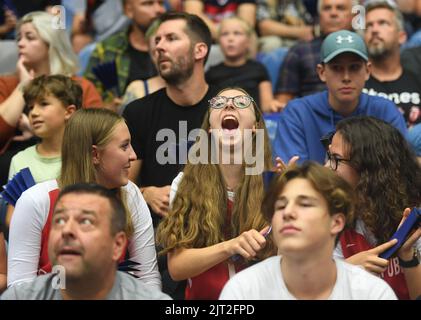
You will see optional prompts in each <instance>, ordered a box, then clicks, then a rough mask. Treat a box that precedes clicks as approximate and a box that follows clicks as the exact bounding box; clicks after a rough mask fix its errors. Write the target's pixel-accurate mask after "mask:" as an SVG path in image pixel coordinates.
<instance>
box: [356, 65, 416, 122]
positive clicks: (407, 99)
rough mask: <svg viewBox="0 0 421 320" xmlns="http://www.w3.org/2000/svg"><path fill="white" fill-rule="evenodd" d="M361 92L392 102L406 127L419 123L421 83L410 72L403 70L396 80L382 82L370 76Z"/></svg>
mask: <svg viewBox="0 0 421 320" xmlns="http://www.w3.org/2000/svg"><path fill="white" fill-rule="evenodd" d="M363 92H364V93H367V94H369V95H372V96H380V97H384V98H386V99H389V100H391V101H393V102H394V103H395V104H396V106H397V107H398V108H399V110H400V111H401V112H402V113H403V115H404V118H405V121H406V124H407V126H408V127H411V126H413V125H414V124H416V123H419V122H421V83H420V82H419V80H418V78H417V76H415V75H414V74H413V73H412V72H410V71H408V70H405V69H404V71H403V73H402V75H401V76H400V77H399V78H398V79H396V80H394V81H382V82H380V81H379V80H377V79H376V78H375V77H373V76H372V75H371V76H370V79H369V80H368V81H367V82H366V84H365V88H364V89H363Z"/></svg>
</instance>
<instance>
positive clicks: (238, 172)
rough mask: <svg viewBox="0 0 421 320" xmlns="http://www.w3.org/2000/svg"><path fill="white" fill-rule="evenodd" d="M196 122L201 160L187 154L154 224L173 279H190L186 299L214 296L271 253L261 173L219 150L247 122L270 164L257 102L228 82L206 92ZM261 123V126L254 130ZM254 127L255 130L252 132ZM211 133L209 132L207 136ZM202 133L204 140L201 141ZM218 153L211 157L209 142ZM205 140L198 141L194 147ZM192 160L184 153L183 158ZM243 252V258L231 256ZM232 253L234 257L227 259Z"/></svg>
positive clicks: (236, 140) (232, 142) (228, 147)
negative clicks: (211, 94)
mask: <svg viewBox="0 0 421 320" xmlns="http://www.w3.org/2000/svg"><path fill="white" fill-rule="evenodd" d="M202 129H203V130H204V132H206V135H207V136H206V138H205V139H202V138H200V139H198V140H197V142H196V145H193V146H192V149H194V148H195V146H198V145H200V144H205V145H206V148H205V149H206V150H207V151H209V152H208V154H207V160H208V162H207V163H198V164H193V163H192V162H190V161H189V162H188V163H187V165H186V167H185V169H184V172H183V173H181V174H179V175H178V176H177V177H176V178H175V179H174V181H173V184H172V186H171V189H172V190H171V194H170V202H171V203H172V205H171V209H170V213H169V214H168V216H167V217H166V218H164V220H163V221H162V222H161V224H160V225H159V227H158V231H157V242H158V243H159V244H160V245H161V246H162V247H163V248H164V250H163V251H162V252H161V253H163V254H168V270H169V272H170V275H171V277H172V278H173V279H174V280H177V281H178V280H185V279H188V285H187V287H186V299H217V298H218V297H219V294H220V292H221V290H222V288H223V286H224V284H225V283H226V282H227V281H228V279H229V278H230V277H231V276H232V275H233V274H235V273H236V272H238V271H239V270H241V269H243V268H245V267H247V266H248V264H249V262H250V261H252V260H255V259H259V260H260V259H262V258H264V257H267V256H269V255H273V254H275V251H274V246H273V244H272V243H270V242H269V240H267V239H266V238H265V236H264V235H265V233H266V232H267V230H268V228H269V227H268V225H267V223H266V222H265V219H264V217H263V215H262V213H261V210H260V205H261V202H262V199H263V195H264V190H263V178H262V174H254V175H253V174H250V175H249V174H247V173H246V172H247V168H248V166H251V165H253V164H246V163H245V162H244V161H243V163H239V164H236V163H234V164H232V163H229V164H227V163H224V162H221V161H220V160H221V159H223V156H224V154H223V153H224V152H228V153H229V154H228V157H230V156H233V152H234V151H233V150H235V149H236V146H237V145H239V144H242V143H243V142H244V139H245V137H246V136H247V135H246V134H245V132H246V130H250V131H252V132H253V134H252V135H251V139H252V143H251V144H252V148H253V149H254V150H259V148H256V145H257V144H258V143H257V138H256V137H257V133H263V134H264V140H263V146H262V148H260V151H261V153H262V154H256V159H259V157H260V158H262V159H263V161H264V168H265V170H267V169H268V168H270V167H271V153H270V149H269V147H270V146H269V142H268V138H267V133H266V129H265V125H264V122H263V119H262V116H261V114H260V111H259V109H258V108H257V106H256V104H255V103H254V101H253V99H251V98H250V97H249V95H248V93H247V92H245V91H244V90H242V89H239V88H233V89H232V88H227V89H224V90H222V91H220V92H219V93H218V95H217V96H216V97H215V98H213V99H211V100H210V109H209V111H208V114H207V116H205V121H204V123H203V125H202ZM259 129H260V130H259ZM258 130H259V132H257V131H258ZM215 136H216V138H217V139H213V138H215ZM203 140H206V141H203ZM215 141H216V143H217V145H216V146H215V147H216V148H218V149H219V151H220V152H219V156H220V157H219V158H217V159H216V160H218V161H216V162H217V163H215V162H212V161H211V160H212V159H211V152H210V151H211V148H212V145H211V144H212V143H215ZM201 150H203V148H200V151H201ZM189 160H190V159H189ZM232 256H237V257H238V256H241V257H242V258H243V259H231V257H232ZM233 260H234V261H233Z"/></svg>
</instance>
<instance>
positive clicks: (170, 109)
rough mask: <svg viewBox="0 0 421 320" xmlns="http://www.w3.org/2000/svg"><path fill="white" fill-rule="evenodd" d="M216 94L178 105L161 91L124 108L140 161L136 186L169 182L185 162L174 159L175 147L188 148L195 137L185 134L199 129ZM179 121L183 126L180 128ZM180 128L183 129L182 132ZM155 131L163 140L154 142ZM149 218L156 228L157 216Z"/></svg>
mask: <svg viewBox="0 0 421 320" xmlns="http://www.w3.org/2000/svg"><path fill="white" fill-rule="evenodd" d="M215 94H216V90H215V89H213V88H212V87H211V86H210V87H209V90H208V92H207V93H206V95H205V96H204V97H203V99H202V100H201V101H200V102H199V103H197V104H196V105H193V106H179V105H177V104H175V103H174V102H173V101H172V100H170V98H169V97H168V95H167V93H166V89H165V88H163V89H161V90H159V91H156V92H154V93H152V94H150V95H147V96H146V97H144V98H141V99H138V100H135V101H133V102H132V103H130V104H129V105H128V106H127V107H126V109H125V110H124V113H123V116H124V118H125V119H126V122H127V125H128V127H129V130H130V133H131V136H132V144H133V148H134V151H135V152H136V155H137V157H138V159H141V160H142V169H141V173H140V175H139V177H138V181H137V185H139V186H142V187H147V186H157V187H162V186H165V185H170V184H171V183H172V181H173V179H174V178H175V177H176V176H177V174H178V173H179V172H180V171H181V170H182V169H183V166H184V164H185V163H186V157H184V159H183V158H181V159H179V157H178V156H175V154H178V152H177V150H178V147H179V146H182V147H180V148H181V149H182V148H184V147H186V146H187V144H188V143H187V141H194V140H195V137H190V139H189V137H188V135H189V133H190V131H191V130H193V129H197V128H200V127H201V126H202V122H203V118H204V115H205V114H206V112H207V110H208V100H210V99H211V98H212V97H213V96H214V95H215ZM180 121H184V123H182V124H181V125H180V126H179V122H180ZM183 126H184V127H185V128H186V130H184V133H182V131H183ZM158 132H160V133H161V134H162V136H163V138H162V141H157V133H158ZM174 140H175V141H174ZM177 145H178V146H177ZM157 155H159V158H160V159H162V157H163V156H164V157H165V159H163V160H167V161H169V163H166V164H160V163H159V162H158V161H157ZM180 160H181V161H180ZM162 162H163V161H162ZM152 218H153V220H154V225H156V223H157V222H158V221H159V217H158V216H157V215H156V214H154V213H153V212H152Z"/></svg>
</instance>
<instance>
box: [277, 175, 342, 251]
mask: <svg viewBox="0 0 421 320" xmlns="http://www.w3.org/2000/svg"><path fill="white" fill-rule="evenodd" d="M337 216H338V215H333V216H331V215H330V214H329V209H328V204H327V202H326V200H325V198H324V197H323V196H322V195H321V194H320V193H319V192H317V191H316V190H315V189H314V188H313V186H312V185H311V183H310V182H309V181H308V180H307V179H304V178H295V179H292V180H290V181H289V182H288V183H287V184H286V185H285V187H284V188H283V190H282V192H281V193H280V195H279V196H278V200H277V201H276V202H275V205H274V215H273V217H272V232H273V239H274V241H275V244H276V246H277V247H278V249H279V252H280V253H281V254H283V255H288V256H294V255H297V256H298V257H299V256H303V254H312V255H314V254H318V253H322V252H325V253H328V251H327V250H333V244H334V238H335V235H336V234H337V233H338V232H339V231H340V230H341V229H342V228H343V223H344V219H340V221H339V225H338V221H337V219H336V217H337ZM330 254H331V252H330Z"/></svg>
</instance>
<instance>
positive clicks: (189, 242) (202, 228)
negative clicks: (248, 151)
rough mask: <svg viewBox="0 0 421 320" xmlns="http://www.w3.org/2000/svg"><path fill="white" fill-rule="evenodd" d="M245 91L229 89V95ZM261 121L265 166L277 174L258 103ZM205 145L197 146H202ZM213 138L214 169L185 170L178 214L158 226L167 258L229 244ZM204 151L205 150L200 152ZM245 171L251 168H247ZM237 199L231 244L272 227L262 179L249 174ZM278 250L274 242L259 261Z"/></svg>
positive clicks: (176, 205) (175, 211)
mask: <svg viewBox="0 0 421 320" xmlns="http://www.w3.org/2000/svg"><path fill="white" fill-rule="evenodd" d="M231 89H233V90H239V91H241V92H243V93H244V94H246V95H248V93H247V92H246V91H245V90H243V89H241V88H226V89H224V90H222V91H220V92H219V93H218V94H217V95H220V94H221V93H222V92H224V91H226V90H231ZM253 108H254V111H255V115H256V129H263V130H264V148H263V150H264V163H265V165H264V166H265V170H268V169H271V168H272V160H271V151H270V145H269V143H270V142H269V139H268V135H267V131H266V127H265V124H264V121H263V117H262V114H261V112H260V110H259V109H258V108H257V106H256V105H255V103H254V102H253ZM209 115H210V111H208V113H207V115H206V116H205V120H204V122H203V124H202V129H203V130H205V131H206V132H209V129H210V124H209ZM200 141H201V140H200V139H198V140H197V141H196V143H200ZM210 145H211V134H210V133H209V134H208V141H207V146H208V160H209V161H208V164H202V163H199V164H191V163H190V162H188V163H187V164H186V166H185V168H184V174H183V178H182V180H181V182H180V184H179V186H178V190H177V194H176V196H175V198H174V201H173V204H172V208H171V209H170V212H169V214H168V216H167V217H166V218H164V219H163V220H162V221H161V223H160V224H159V226H158V230H157V237H156V239H157V243H158V244H159V245H161V246H162V247H163V250H162V251H161V254H165V253H167V252H168V251H170V250H173V249H177V248H203V247H208V246H211V245H214V244H217V243H220V242H222V241H225V240H228V239H226V238H225V235H224V230H225V227H226V226H225V221H226V214H227V202H228V199H227V186H226V184H225V181H224V177H223V176H222V173H221V170H220V168H219V166H218V165H217V164H212V163H211V161H210V160H211V159H210V158H211V155H210V154H211V151H210V148H211V147H210ZM252 146H253V149H254V150H256V134H255V133H254V134H253V143H252ZM200 150H202V149H200ZM243 166H244V169H245V167H246V164H243ZM234 191H235V198H234V205H233V209H232V215H231V221H230V226H229V227H230V228H229V229H230V232H231V235H230V236H231V238H234V237H237V236H238V235H240V234H241V233H242V232H244V231H247V230H250V229H256V230H258V231H259V230H261V229H262V228H264V227H265V226H266V225H267V223H266V222H265V219H264V217H263V215H262V212H261V203H262V199H263V196H264V187H263V178H262V175H246V174H244V175H243V177H242V179H241V183H240V184H239V186H238V187H237V188H236V189H235V190H234ZM274 253H275V251H274V245H273V243H271V242H270V241H269V242H268V244H267V245H266V247H265V250H263V251H262V252H261V253H260V255H259V258H264V257H267V256H269V255H273V254H274Z"/></svg>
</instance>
